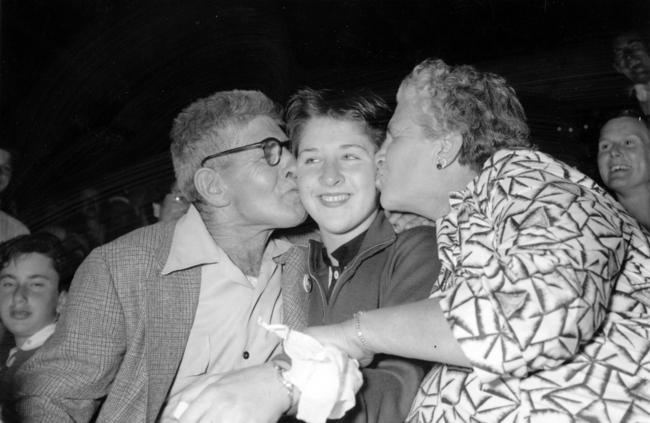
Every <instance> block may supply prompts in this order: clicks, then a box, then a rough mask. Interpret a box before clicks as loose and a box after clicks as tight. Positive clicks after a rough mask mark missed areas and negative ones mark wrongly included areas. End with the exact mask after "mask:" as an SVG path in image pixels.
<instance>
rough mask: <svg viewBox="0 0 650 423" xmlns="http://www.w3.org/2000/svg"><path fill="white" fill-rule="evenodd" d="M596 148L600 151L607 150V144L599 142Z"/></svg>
mask: <svg viewBox="0 0 650 423" xmlns="http://www.w3.org/2000/svg"><path fill="white" fill-rule="evenodd" d="M598 149H599V150H600V151H607V150H609V144H607V143H604V142H603V143H600V145H599V146H598Z"/></svg>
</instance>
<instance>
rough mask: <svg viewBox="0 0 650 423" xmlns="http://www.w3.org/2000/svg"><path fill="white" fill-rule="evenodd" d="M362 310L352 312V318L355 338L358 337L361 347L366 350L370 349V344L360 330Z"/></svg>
mask: <svg viewBox="0 0 650 423" xmlns="http://www.w3.org/2000/svg"><path fill="white" fill-rule="evenodd" d="M363 313H364V312H363V311H357V312H356V313H354V315H353V318H354V330H355V331H356V333H357V338H359V342H361V348H363V349H364V350H366V351H370V346H369V345H368V341H366V337H365V336H363V331H362V330H361V315H362V314H363Z"/></svg>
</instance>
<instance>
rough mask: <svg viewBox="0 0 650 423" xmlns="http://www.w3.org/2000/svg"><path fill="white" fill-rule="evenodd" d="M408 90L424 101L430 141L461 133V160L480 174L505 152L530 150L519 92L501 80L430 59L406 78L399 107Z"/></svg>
mask: <svg viewBox="0 0 650 423" xmlns="http://www.w3.org/2000/svg"><path fill="white" fill-rule="evenodd" d="M409 89H414V90H415V93H416V94H417V98H418V99H419V100H418V101H419V102H420V106H421V107H422V110H423V112H424V113H423V115H422V116H421V117H420V123H421V124H422V126H423V127H424V129H425V131H426V132H427V135H429V136H431V137H440V136H443V135H445V134H448V133H450V132H455V131H458V132H459V133H460V134H461V135H462V137H463V145H462V148H461V151H460V156H459V159H458V160H459V162H460V163H461V164H464V165H469V166H470V167H472V169H474V170H476V171H477V172H478V171H480V170H481V168H482V167H483V164H484V163H485V161H486V160H487V159H488V158H489V157H490V156H492V155H493V154H494V153H495V152H496V151H498V150H500V149H503V148H513V147H514V148H521V147H530V146H531V144H530V141H529V138H528V137H529V132H530V131H529V129H528V125H527V124H526V115H525V114H524V109H523V107H522V106H521V103H519V100H518V99H517V96H516V94H515V91H514V89H512V87H510V86H509V85H508V84H507V83H506V81H505V79H503V78H502V77H500V76H498V75H495V74H493V73H487V72H479V71H477V70H476V69H475V68H474V67H472V66H467V65H464V66H455V67H454V66H449V65H447V64H446V63H444V62H443V61H442V60H439V59H427V60H425V61H423V62H422V63H420V64H419V65H417V66H416V67H415V68H414V69H413V71H412V72H411V74H410V75H408V76H407V77H406V78H404V80H403V81H402V84H401V85H400V89H399V92H398V94H397V97H398V101H399V100H400V96H401V95H404V91H405V90H409Z"/></svg>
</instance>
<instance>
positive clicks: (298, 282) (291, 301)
mask: <svg viewBox="0 0 650 423" xmlns="http://www.w3.org/2000/svg"><path fill="white" fill-rule="evenodd" d="M275 261H276V263H278V264H279V265H280V266H281V267H282V276H281V278H282V279H281V284H282V285H281V286H282V316H283V317H282V321H283V323H284V324H285V325H287V326H289V327H290V328H292V329H301V328H304V327H306V326H307V316H308V305H309V293H308V292H306V291H305V290H304V289H303V287H302V285H303V284H302V281H303V279H304V278H305V277H306V275H307V249H306V248H305V247H300V246H295V245H294V246H292V247H291V248H289V250H287V252H286V253H284V254H282V255H281V256H279V257H277V258H276V259H275Z"/></svg>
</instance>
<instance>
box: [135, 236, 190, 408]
mask: <svg viewBox="0 0 650 423" xmlns="http://www.w3.org/2000/svg"><path fill="white" fill-rule="evenodd" d="M173 233H174V226H173V225H172V228H171V231H167V232H166V234H165V239H164V240H163V242H162V243H161V244H162V245H163V246H164V247H163V248H160V249H159V256H158V257H157V260H158V263H157V269H156V271H155V273H154V274H153V275H151V277H152V278H153V279H155V280H154V281H152V283H149V284H147V288H146V289H147V293H146V301H147V308H146V310H147V325H146V330H145V339H146V349H147V363H148V373H149V390H148V392H149V394H148V401H149V407H148V409H149V413H148V419H149V420H150V421H154V420H155V419H156V418H157V414H158V413H159V412H160V410H161V406H162V404H163V402H164V401H165V399H166V397H167V394H168V392H169V389H170V387H171V384H172V382H173V380H174V377H175V376H176V372H177V370H178V367H179V365H180V362H181V358H182V357H183V353H184V352H185V346H186V344H187V339H188V337H189V334H190V329H191V328H192V323H193V321H194V314H195V312H196V308H197V306H198V301H199V291H200V289H201V267H200V266H197V267H193V268H191V269H187V270H182V271H177V272H172V273H170V274H168V275H161V271H162V269H163V267H164V265H165V262H166V261H167V256H168V255H169V249H170V246H171V240H172V237H173Z"/></svg>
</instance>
